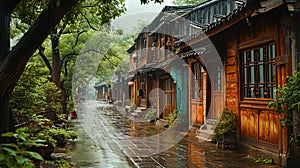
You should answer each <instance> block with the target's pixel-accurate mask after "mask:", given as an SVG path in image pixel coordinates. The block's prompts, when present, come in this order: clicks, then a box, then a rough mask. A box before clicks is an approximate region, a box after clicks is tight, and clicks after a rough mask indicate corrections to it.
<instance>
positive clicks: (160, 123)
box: [155, 119, 169, 127]
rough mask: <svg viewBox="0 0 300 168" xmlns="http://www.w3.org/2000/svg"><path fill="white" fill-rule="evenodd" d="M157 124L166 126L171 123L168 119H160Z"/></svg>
mask: <svg viewBox="0 0 300 168" xmlns="http://www.w3.org/2000/svg"><path fill="white" fill-rule="evenodd" d="M155 125H157V126H159V127H166V126H168V125H169V123H168V121H167V120H163V119H159V120H157V121H156V123H155Z"/></svg>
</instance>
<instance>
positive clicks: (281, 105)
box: [268, 71, 300, 127]
mask: <svg viewBox="0 0 300 168" xmlns="http://www.w3.org/2000/svg"><path fill="white" fill-rule="evenodd" d="M286 80H287V83H286V84H285V85H284V86H283V87H282V88H281V89H278V90H276V92H277V98H276V99H274V100H273V101H271V102H270V103H269V104H268V107H270V108H271V107H273V108H274V109H275V110H276V112H277V113H278V114H282V117H281V118H280V121H281V125H282V126H283V127H285V126H291V125H292V124H293V112H297V113H298V116H300V109H299V107H300V72H299V71H295V72H294V73H293V75H292V76H288V77H286ZM298 123H299V122H298Z"/></svg>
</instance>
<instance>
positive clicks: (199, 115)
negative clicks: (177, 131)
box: [196, 105, 204, 124]
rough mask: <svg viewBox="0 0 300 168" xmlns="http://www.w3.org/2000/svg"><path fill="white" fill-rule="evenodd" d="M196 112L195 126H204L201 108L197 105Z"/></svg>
mask: <svg viewBox="0 0 300 168" xmlns="http://www.w3.org/2000/svg"><path fill="white" fill-rule="evenodd" d="M197 109H198V111H197V121H196V123H197V124H204V118H203V106H200V105H198V108H197Z"/></svg>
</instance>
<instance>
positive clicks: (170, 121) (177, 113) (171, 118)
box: [167, 110, 179, 126]
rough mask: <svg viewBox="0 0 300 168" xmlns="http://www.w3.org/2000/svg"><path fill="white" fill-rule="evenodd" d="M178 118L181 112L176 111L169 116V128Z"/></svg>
mask: <svg viewBox="0 0 300 168" xmlns="http://www.w3.org/2000/svg"><path fill="white" fill-rule="evenodd" d="M178 116H179V112H178V111H177V110H174V111H173V112H172V113H170V114H169V115H168V118H167V121H168V123H169V126H171V125H173V123H174V122H175V121H176V119H177V118H178Z"/></svg>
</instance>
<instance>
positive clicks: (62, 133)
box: [46, 128, 78, 146]
mask: <svg viewBox="0 0 300 168" xmlns="http://www.w3.org/2000/svg"><path fill="white" fill-rule="evenodd" d="M46 131H47V134H48V135H49V136H51V137H52V138H53V139H54V140H56V141H57V145H58V146H65V145H66V140H67V139H73V140H74V139H76V138H77V136H78V134H77V132H75V131H70V130H65V129H63V128H58V129H57V128H51V129H48V130H46Z"/></svg>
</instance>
